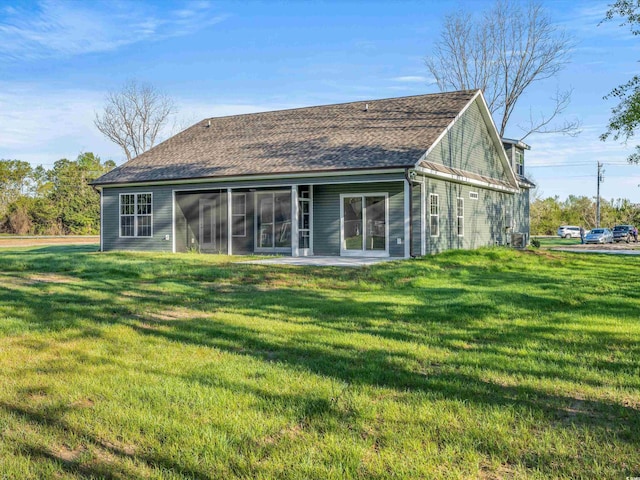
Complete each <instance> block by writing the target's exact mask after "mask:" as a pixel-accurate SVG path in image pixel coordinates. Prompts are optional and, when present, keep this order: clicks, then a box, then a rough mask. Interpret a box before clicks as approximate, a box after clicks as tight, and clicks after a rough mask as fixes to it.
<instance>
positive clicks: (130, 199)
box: [120, 193, 152, 237]
mask: <svg viewBox="0 0 640 480" xmlns="http://www.w3.org/2000/svg"><path fill="white" fill-rule="evenodd" d="M151 215H152V194H151V193H121V194H120V236H121V237H151V236H152V234H151V223H152V220H151Z"/></svg>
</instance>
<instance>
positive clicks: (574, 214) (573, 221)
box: [530, 195, 640, 235]
mask: <svg viewBox="0 0 640 480" xmlns="http://www.w3.org/2000/svg"><path fill="white" fill-rule="evenodd" d="M530 219H531V235H555V234H556V232H557V230H558V227H559V226H560V225H578V226H583V227H584V228H585V229H586V230H590V229H592V228H594V227H595V226H596V201H595V199H594V198H589V197H584V196H581V197H578V196H575V195H569V197H568V198H567V199H566V200H564V201H560V198H559V197H558V196H555V197H548V198H544V199H542V198H536V199H534V200H533V201H532V202H531V208H530ZM614 225H640V204H638V203H632V202H631V201H629V200H627V199H622V198H618V199H615V200H604V199H602V198H601V199H600V226H601V227H613V226H614Z"/></svg>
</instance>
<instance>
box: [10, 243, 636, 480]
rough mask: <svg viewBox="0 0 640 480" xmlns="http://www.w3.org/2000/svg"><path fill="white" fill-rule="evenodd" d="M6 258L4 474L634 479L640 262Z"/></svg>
mask: <svg viewBox="0 0 640 480" xmlns="http://www.w3.org/2000/svg"><path fill="white" fill-rule="evenodd" d="M92 250H93V248H92V247H86V246H85V247H82V246H80V247H47V248H37V249H14V250H2V251H0V477H1V478H166V479H178V478H225V479H226V478H265V479H266V478H278V479H288V478H291V479H308V478H318V479H320V478H322V479H325V478H329V479H332V478H333V479H350V478H429V479H432V478H493V479H498V478H540V479H542V478H598V479H602V478H625V477H626V476H638V475H640V320H639V313H640V288H639V287H640V259H638V258H636V257H620V256H613V255H612V256H607V255H597V254H589V255H580V254H569V253H560V252H547V251H537V252H532V251H526V252H517V251H512V250H507V249H500V248H495V249H484V250H479V251H475V252H465V251H459V252H449V253H445V254H441V255H438V256H434V257H428V258H425V259H419V260H408V261H401V262H393V263H387V264H381V265H378V266H375V267H368V268H362V269H338V268H299V267H277V266H258V265H243V264H237V263H233V262H235V261H237V260H239V259H237V258H234V259H229V258H228V257H223V256H210V255H198V254H184V255H169V254H139V253H106V254H101V253H95V252H93V251H92Z"/></svg>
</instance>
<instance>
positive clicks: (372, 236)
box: [340, 193, 389, 256]
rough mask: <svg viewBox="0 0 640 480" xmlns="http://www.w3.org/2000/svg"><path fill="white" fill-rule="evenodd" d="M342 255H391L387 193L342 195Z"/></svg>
mask: <svg viewBox="0 0 640 480" xmlns="http://www.w3.org/2000/svg"><path fill="white" fill-rule="evenodd" d="M341 202H342V205H341V210H342V211H341V220H342V221H341V227H342V228H341V233H342V238H341V248H340V254H341V255H361V256H388V255H389V242H388V237H389V234H388V225H387V216H388V215H387V194H385V193H375V194H361V195H341Z"/></svg>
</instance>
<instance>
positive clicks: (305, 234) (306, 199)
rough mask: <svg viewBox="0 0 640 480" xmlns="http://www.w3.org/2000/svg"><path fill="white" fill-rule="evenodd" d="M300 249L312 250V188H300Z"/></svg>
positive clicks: (301, 186)
mask: <svg viewBox="0 0 640 480" xmlns="http://www.w3.org/2000/svg"><path fill="white" fill-rule="evenodd" d="M298 248H301V249H307V248H311V187H310V186H309V185H300V186H298Z"/></svg>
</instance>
